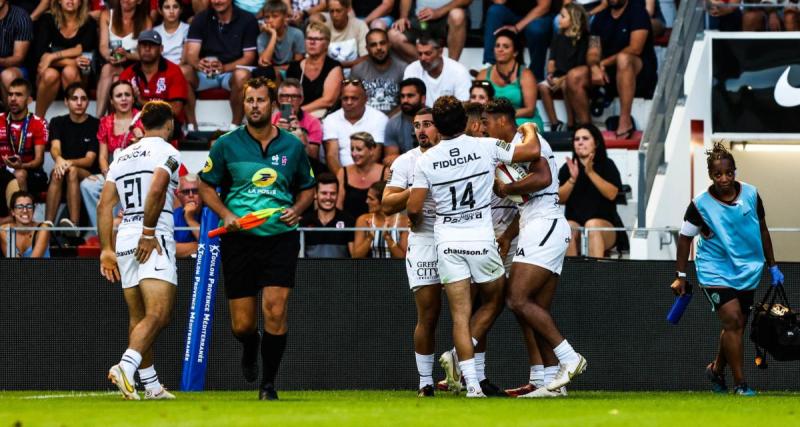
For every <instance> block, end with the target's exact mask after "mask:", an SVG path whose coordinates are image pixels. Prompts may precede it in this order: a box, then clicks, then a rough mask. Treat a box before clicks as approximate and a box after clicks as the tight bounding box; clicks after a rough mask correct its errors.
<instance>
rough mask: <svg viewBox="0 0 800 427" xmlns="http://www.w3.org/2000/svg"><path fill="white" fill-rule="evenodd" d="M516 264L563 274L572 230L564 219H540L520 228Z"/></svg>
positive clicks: (515, 256)
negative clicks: (531, 265) (529, 265)
mask: <svg viewBox="0 0 800 427" xmlns="http://www.w3.org/2000/svg"><path fill="white" fill-rule="evenodd" d="M520 227H521V228H520V230H519V242H518V243H517V251H516V253H515V255H514V262H522V263H526V264H533V265H538V266H539V267H542V268H544V269H547V270H550V271H552V272H553V273H555V274H561V268H562V267H563V266H564V256H565V255H566V254H567V248H568V247H569V240H570V237H571V230H570V228H569V223H568V222H567V220H566V219H564V218H551V219H548V218H538V219H535V220H533V221H530V222H528V223H527V224H525V225H524V226H522V225H521V226H520Z"/></svg>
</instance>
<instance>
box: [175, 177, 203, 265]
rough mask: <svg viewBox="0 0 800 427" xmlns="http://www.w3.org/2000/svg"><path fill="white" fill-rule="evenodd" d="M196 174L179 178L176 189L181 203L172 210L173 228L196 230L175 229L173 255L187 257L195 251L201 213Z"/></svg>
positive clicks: (201, 205)
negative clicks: (180, 228)
mask: <svg viewBox="0 0 800 427" xmlns="http://www.w3.org/2000/svg"><path fill="white" fill-rule="evenodd" d="M198 191H199V190H198V184H197V175H196V174H193V173H187V174H186V175H184V176H182V177H181V178H180V182H179V183H178V189H177V190H176V193H177V196H178V200H179V201H180V202H181V205H180V206H179V207H177V208H175V210H174V211H172V220H173V221H174V223H175V228H178V227H195V228H197V230H175V255H176V256H177V257H178V258H188V257H190V256H192V255H194V254H195V253H197V241H198V240H200V217H201V216H202V215H203V199H201V198H200V194H199V193H198Z"/></svg>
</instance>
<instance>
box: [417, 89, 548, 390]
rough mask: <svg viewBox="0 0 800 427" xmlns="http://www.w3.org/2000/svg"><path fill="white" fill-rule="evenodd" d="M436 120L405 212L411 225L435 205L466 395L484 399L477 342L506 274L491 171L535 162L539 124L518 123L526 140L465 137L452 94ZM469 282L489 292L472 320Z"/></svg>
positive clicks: (499, 301)
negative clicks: (433, 140) (427, 204)
mask: <svg viewBox="0 0 800 427" xmlns="http://www.w3.org/2000/svg"><path fill="white" fill-rule="evenodd" d="M433 121H434V124H435V125H436V127H437V128H438V129H439V133H440V134H441V136H442V141H441V142H440V143H439V144H438V145H437V146H435V147H433V148H431V149H429V150H428V151H427V152H426V153H425V154H424V155H422V156H421V157H420V158H419V160H417V163H416V166H415V170H414V183H413V185H412V189H411V194H410V196H409V200H408V205H407V207H408V215H409V217H410V218H411V220H412V222H413V223H414V224H415V225H418V224H420V223H421V221H422V211H423V204H424V201H425V198H426V197H427V195H428V194H429V193H430V194H431V196H432V197H433V200H434V202H435V206H436V222H435V225H434V239H435V242H436V252H437V258H438V268H439V277H440V279H441V282H442V284H443V285H444V287H445V292H446V293H447V299H448V302H449V304H450V313H451V317H452V319H453V341H454V342H455V346H456V352H457V353H458V358H459V360H460V362H459V366H460V367H461V372H462V375H463V376H464V378H465V379H466V382H467V397H484V394H483V392H482V391H481V387H480V384H479V382H478V380H477V374H476V371H475V360H474V345H475V343H476V342H477V339H480V338H483V336H484V335H485V334H486V331H487V330H488V329H489V327H491V325H492V323H493V322H494V320H495V319H496V318H497V315H498V314H499V313H500V311H501V310H502V307H503V286H504V278H505V270H504V268H503V261H502V259H501V258H500V254H499V253H498V250H497V243H496V242H495V237H494V227H493V225H492V213H491V204H490V201H491V195H492V184H493V182H494V170H495V167H496V166H497V164H498V163H499V162H508V163H511V162H528V161H537V160H538V159H539V152H540V147H539V142H538V137H537V135H536V128H535V126H533V125H530V124H526V125H523V126H522V127H521V128H520V132H522V134H523V141H522V143H521V144H518V145H515V146H512V145H511V144H509V143H507V142H504V141H500V140H491V139H487V138H475V137H470V136H467V135H464V134H463V132H464V129H465V128H466V125H467V116H466V112H465V111H464V107H463V105H462V104H461V101H459V100H457V99H456V98H454V97H452V96H444V97H440V98H439V99H438V100H436V103H435V104H434V106H433ZM470 282H475V283H477V284H478V285H479V286H480V288H481V294H482V296H490V299H488V300H487V299H484V300H483V305H481V308H480V309H478V311H477V312H476V313H475V315H474V316H472V322H471V323H472V324H470V317H471V316H470V315H471V310H472V302H471V297H470Z"/></svg>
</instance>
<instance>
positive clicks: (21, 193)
mask: <svg viewBox="0 0 800 427" xmlns="http://www.w3.org/2000/svg"><path fill="white" fill-rule="evenodd" d="M23 197H27V198H29V199H31V200H33V201H34V202H35V201H36V199H35V198H34V197H33V194H31V193H29V192H27V191H24V190H19V191H15V192H14V194H12V195H11V198H10V199H8V209H10V210H14V205H16V204H17V199H21V198H23Z"/></svg>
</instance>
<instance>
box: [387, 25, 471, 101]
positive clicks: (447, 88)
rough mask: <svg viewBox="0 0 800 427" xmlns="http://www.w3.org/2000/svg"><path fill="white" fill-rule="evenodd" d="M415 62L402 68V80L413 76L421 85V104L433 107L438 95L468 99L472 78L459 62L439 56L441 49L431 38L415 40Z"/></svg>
mask: <svg viewBox="0 0 800 427" xmlns="http://www.w3.org/2000/svg"><path fill="white" fill-rule="evenodd" d="M417 52H418V53H419V59H418V60H416V61H414V62H412V63H411V64H409V65H408V67H406V71H405V72H404V73H403V78H404V79H407V78H409V77H416V78H418V79H421V80H422V81H423V82H425V87H426V88H427V92H428V95H427V96H426V98H425V99H426V100H425V105H427V106H428V107H433V103H434V101H436V100H437V99H438V98H439V97H440V96H446V95H452V96H455V97H456V98H458V99H459V100H461V101H467V100H469V88H470V87H471V86H472V78H471V77H470V75H469V71H467V69H466V68H464V66H463V65H461V64H460V63H459V62H456V61H454V60H452V59H450V58H445V57H443V56H442V47H441V45H440V44H439V42H438V41H437V40H435V39H430V38H426V37H422V38H420V39H418V40H417Z"/></svg>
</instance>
